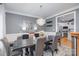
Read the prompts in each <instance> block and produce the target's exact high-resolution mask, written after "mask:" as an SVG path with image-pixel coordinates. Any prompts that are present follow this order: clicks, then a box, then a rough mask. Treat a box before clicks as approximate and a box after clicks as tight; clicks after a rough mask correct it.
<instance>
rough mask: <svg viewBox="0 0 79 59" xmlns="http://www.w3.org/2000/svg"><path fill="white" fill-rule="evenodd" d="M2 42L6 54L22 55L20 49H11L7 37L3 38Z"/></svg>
mask: <svg viewBox="0 0 79 59" xmlns="http://www.w3.org/2000/svg"><path fill="white" fill-rule="evenodd" d="M2 42H3V44H4V47H5V49H6V53H7V56H19V55H22V52H21V50H15V51H13V50H11V48H10V44H9V43H8V40H7V38H3V39H2Z"/></svg>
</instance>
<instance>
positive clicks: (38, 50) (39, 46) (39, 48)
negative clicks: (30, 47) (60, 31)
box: [35, 37, 45, 56]
mask: <svg viewBox="0 0 79 59" xmlns="http://www.w3.org/2000/svg"><path fill="white" fill-rule="evenodd" d="M44 42H45V37H42V38H41V37H39V38H38V39H37V43H36V46H35V55H36V56H43V51H44Z"/></svg>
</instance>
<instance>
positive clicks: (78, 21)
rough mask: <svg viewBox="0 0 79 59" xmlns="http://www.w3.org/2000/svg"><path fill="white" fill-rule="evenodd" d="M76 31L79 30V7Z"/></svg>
mask: <svg viewBox="0 0 79 59" xmlns="http://www.w3.org/2000/svg"><path fill="white" fill-rule="evenodd" d="M76 31H77V32H79V9H77V10H76Z"/></svg>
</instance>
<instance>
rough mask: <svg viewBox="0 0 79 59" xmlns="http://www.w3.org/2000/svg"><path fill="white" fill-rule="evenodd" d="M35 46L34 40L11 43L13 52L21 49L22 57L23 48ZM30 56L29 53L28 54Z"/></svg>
mask: <svg viewBox="0 0 79 59" xmlns="http://www.w3.org/2000/svg"><path fill="white" fill-rule="evenodd" d="M35 44H36V40H35V39H20V40H16V41H15V42H14V43H13V51H14V50H18V49H23V55H25V48H30V47H31V46H33V45H35ZM29 55H30V53H29Z"/></svg>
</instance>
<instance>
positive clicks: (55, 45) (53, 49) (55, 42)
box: [49, 35, 59, 55]
mask: <svg viewBox="0 0 79 59" xmlns="http://www.w3.org/2000/svg"><path fill="white" fill-rule="evenodd" d="M58 39H59V36H57V35H56V36H55V37H54V40H53V41H52V45H49V48H50V50H51V52H52V55H54V52H56V53H57V52H58Z"/></svg>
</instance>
